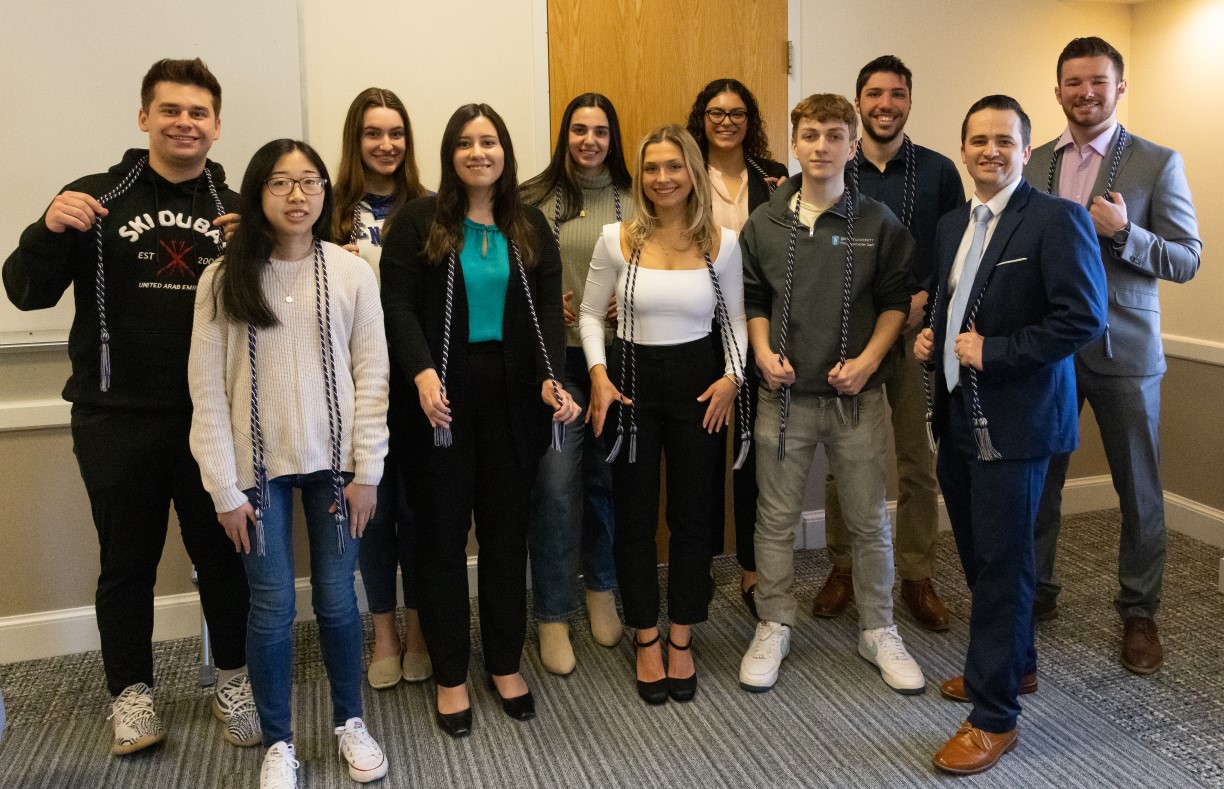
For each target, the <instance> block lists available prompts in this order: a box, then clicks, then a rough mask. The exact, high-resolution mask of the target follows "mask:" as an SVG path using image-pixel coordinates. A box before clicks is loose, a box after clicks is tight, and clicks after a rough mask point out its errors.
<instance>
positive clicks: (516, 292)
mask: <svg viewBox="0 0 1224 789" xmlns="http://www.w3.org/2000/svg"><path fill="white" fill-rule="evenodd" d="M436 203H437V198H436V197H433V196H429V197H421V198H418V199H416V200H413V201H412V202H410V203H408V204H407V205H405V206H404V207H403V208H401V209H400V211H399V212H398V213H397V214H396V216H395V221H394V222H393V223H392V226H391V230H390V232H388V233H387V235H386V236H385V237H384V238H383V247H382V258H381V262H380V263H379V268H380V269H381V272H382V303H383V312H384V314H385V317H386V327H387V349H388V351H389V352H390V356H391V363H392V376H393V377H396V378H398V380H395V381H393V382H392V398H391V412H392V414H391V419H390V421H391V424H392V425H395V426H398V427H399V428H400V429H401V430H402V431H403V432H404V433H406V435H405V436H404V437H403V440H402V441H398V442H396V443H397V445H398V446H399V447H400V452H401V459H402V460H403V461H404V462H406V463H409V464H411V465H414V466H417V467H418V468H419V467H420V464H422V463H429V464H431V465H432V466H433V469H434V470H440V469H439V467H441V468H446V467H449V465H450V464H449V463H448V462H447V461H448V458H449V456H451V455H453V454H454V451H453V450H449V449H442V448H437V447H435V446H434V445H433V429H432V428H430V426H429V420H428V419H426V417H425V414H424V412H423V411H422V410H421V407H420V401H419V398H418V395H417V390H416V385H415V384H414V383H413V379H414V378H415V377H416V375H417V374H418V373H420V372H421V371H422V370H426V369H428V368H430V367H433V368H434V369H436V370H439V371H441V368H442V365H441V359H442V332H443V318H444V314H445V309H446V263H445V261H443V262H442V263H440V264H435V263H430V261H428V260H427V259H426V258H425V242H426V240H427V239H428V237H429V225H430V223H431V222H432V221H433V216H434V210H435V205H436ZM523 210H524V212H525V213H526V215H527V218H528V220H529V221H530V223H531V225H532V226H533V227H534V229H535V233H536V240H537V245H538V248H539V253H538V258H539V260H538V262H537V265H535V266H531V265H530V262H528V261H525V262H527V263H528V268H527V282H528V284H529V287H530V288H531V297H532V299H533V300H534V301H535V307H536V311H537V313H538V315H539V319H540V330H541V331H542V332H543V334H544V342H545V345H546V346H547V348H548V358H549V361H551V362H552V364H553V371H554V372H555V373H556V374H557V375H560V374H561V373H560V367H562V366H564V364H565V319H564V316H563V314H562V311H561V255H560V252H559V251H558V250H557V244H556V241H555V240H554V239H553V236H552V233H551V231H550V230H549V227H548V223H547V222H546V221H545V219H544V215H543V214H541V213H540V211H539V210H538V209H536V208H534V207H532V206H524V207H523ZM510 266H511V268H510V281H509V283H508V285H507V287H506V307H505V317H504V319H503V323H502V352H503V357H504V361H505V380H504V381H502V382H500V383H501V385H502V386H504V387H505V397H506V405H507V408H508V409H509V412H510V425H511V430H512V432H513V439H514V444H515V449H516V451H517V452H518V455H519V460H520V462H521V463H523V464H524V465H530V464H533V463H535V462H537V461H538V460H539V458H540V455H541V454H543V452H544V449H545V448H546V447H547V446H548V441H549V428H550V422H551V418H552V417H551V414H552V412H551V410H550V409H549V408H548V406H547V405H545V404H544V402H543V401H542V400H541V399H540V386H541V384H542V383H543V381H544V380H545V379H547V377H548V372H547V369H546V367H545V364H544V357H543V356H542V355H541V354H540V349H539V342H538V340H537V337H536V331H535V327H534V325H533V324H532V322H531V315H530V313H529V312H528V308H527V300H526V298H524V295H523V285H522V280H521V279H520V278H519V274H518V271H517V270H516V267H515V265H514V262H513V259H512V260H511V264H510ZM453 310H454V316H453V318H452V320H451V340H450V356H449V363H448V368H447V375H446V396H447V398H448V399H449V400H450V402H451V406H452V408H453V407H454V406H455V405H456V403H462V402H463V400H464V398H465V396H466V395H467V392H465V391H464V385H465V382H466V380H467V365H468V352H467V351H468V301H467V290H466V288H465V286H464V279H463V266H462V265H459V266H456V269H455V294H454V302H453ZM489 383H490V385H492V384H493V383H494V382H489Z"/></svg>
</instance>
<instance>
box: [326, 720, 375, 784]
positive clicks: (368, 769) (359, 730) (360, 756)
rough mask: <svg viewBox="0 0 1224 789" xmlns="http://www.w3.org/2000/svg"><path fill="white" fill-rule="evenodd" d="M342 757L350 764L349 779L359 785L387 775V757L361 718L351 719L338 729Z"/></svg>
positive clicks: (337, 735) (337, 734)
mask: <svg viewBox="0 0 1224 789" xmlns="http://www.w3.org/2000/svg"><path fill="white" fill-rule="evenodd" d="M336 739H337V740H338V746H339V750H340V755H341V756H342V757H343V758H344V760H345V761H346V762H348V766H349V777H350V778H352V779H353V780H354V781H356V782H357V783H361V784H367V783H369V782H370V781H377V780H378V779H379V778H382V777H383V776H384V775H386V774H387V757H386V756H383V752H382V748H379V747H378V743H376V742H374V738H373V737H371V736H370V730H369V729H367V728H366V727H365V724H364V723H362V722H361V718H349V719H348V720H347V721H345V722H344V725H343V726H337V727H336Z"/></svg>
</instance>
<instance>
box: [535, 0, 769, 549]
mask: <svg viewBox="0 0 1224 789" xmlns="http://www.w3.org/2000/svg"><path fill="white" fill-rule="evenodd" d="M786 11H787V8H786V2H785V0H759V2H744V0H616V1H615V2H613V1H611V0H549V2H548V82H549V85H548V88H549V108H550V119H551V125H550V130H551V136H550V139H551V140H556V137H557V127H558V125H559V124H560V122H561V116H562V115H563V114H564V112H565V107H566V105H567V104H569V102H570V100H571V99H573V98H574V96H577V95H578V94H580V93H586V92H588V91H594V92H598V93H603V94H604V95H606V96H607V97H608V98H609V99H611V100H612V104H613V105H614V106H615V107H616V113H617V115H618V116H619V118H620V124H621V135H622V137H623V138H624V144H625V158H626V159H627V160H628V161H629V167H630V170H632V169H633V166H634V163H633V158H634V157H635V155H636V153H637V147H638V144H639V143H640V141H641V139H642V137H644V136H645V135H646V133H647V132H649V131H650V130H651V129H654V128H655V127H657V126H659V125H661V124H664V123H678V124H680V125H681V126H683V125H685V123H686V121H687V119H688V113H689V109H690V108H691V107H692V104H693V99H694V98H696V96H697V94H698V92H700V90H701V89H702V88H703V87H705V85H706V84H707V83H708V82H710V81H711V80H714V79H719V78H721V77H733V78H735V79H738V80H739V81H741V82H743V83H744V84H745V85H747V86H748V87H749V89H751V90H752V93H753V95H754V96H756V98H757V102H758V103H759V104H760V107H761V114H762V116H763V117H764V118H765V127H766V131H767V133H768V134H769V140H770V149H771V151H772V153H773V158H774V159H775V160H778V161H782V162H785V161H786V157H787V151H788V140H789V137H790V129H789V118H788V116H789V113H790V107H789V106H788V105H787V95H786V89H787V29H786ZM729 469H730V467H729V466H728V472H729ZM665 473H666V472H665ZM664 499H665V497H664ZM665 505H666V501H665V500H663V501H660V505H659V506H660V510H659V520H660V525H661V526H662V528H660V529H659V537H658V542H659V558H660V561H666V558H667V528H666V523H665V522H664V517H663V512H664V510H663V508H664V507H665ZM731 507H732V500H731V485H730V474H729V473H728V477H727V498H726V511H725V513H724V516H725V517H724V524H725V527H724V535H725V537H724V547H726V546H731V547H732V548H733V547H734V545H735V524H734V522H733V519H732V512H733V510H732V509H731Z"/></svg>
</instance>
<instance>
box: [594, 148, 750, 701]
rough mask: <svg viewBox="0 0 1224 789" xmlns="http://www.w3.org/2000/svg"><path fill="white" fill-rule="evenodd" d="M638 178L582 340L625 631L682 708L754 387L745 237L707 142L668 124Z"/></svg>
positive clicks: (598, 271)
mask: <svg viewBox="0 0 1224 789" xmlns="http://www.w3.org/2000/svg"><path fill="white" fill-rule="evenodd" d="M634 172H635V173H636V175H635V177H634V181H633V197H634V203H635V205H636V206H637V212H636V214H635V216H634V218H633V219H632V220H630V221H628V222H625V223H616V224H612V225H608V226H606V227H605V228H604V231H603V233H602V234H601V236H600V239H599V241H598V242H597V243H596V245H595V252H594V256H593V258H592V260H591V270H590V274H589V276H588V279H587V284H586V292H585V296H584V298H583V302H582V307H581V310H580V316H579V329H580V332H581V334H582V344H583V351H584V352H585V354H586V359H587V365H588V367H589V369H590V374H591V407H590V409H589V412H588V416H587V418H588V419H589V420H590V421H591V422H592V424H593V425H594V427H595V433H596V435H603V433H604V431H605V428H608V432H609V436H608V439H609V441H610V445H611V451H610V454H609V457H608V460H609V461H610V462H612V463H613V468H612V483H613V485H612V487H613V496H614V501H615V509H616V534H615V539H614V545H613V552H614V555H615V558H616V569H617V581H618V585H619V586H620V589H621V599H622V602H623V604H624V612H625V623H626V624H627V625H628V626H630V627H632V628H635V629H636V631H637V632H636V636H635V643H636V645H637V669H636V671H637V684H638V694H639V695H640V696H641V697H642V699H643V700H644V701H646V702H647V703H648V704H662V703H664V702H666V701H667V698H668V697H669V696H670V697H671V698H672V699H674V700H676V701H689V700H691V699H692V698H693V696H694V695H695V694H696V691H697V672H696V666H695V664H694V661H693V655H692V652H691V651H690V650H689V647H690V646H691V643H692V627H693V625H695V624H697V623H699V622H703V621H705V619H706V614H707V608H708V605H709V595H710V584H711V578H710V548H711V546H710V539H709V523H710V517H711V515H710V506H711V502H712V501H713V499H714V497H715V490H714V488H715V482H714V480H715V476H716V475H715V473H714V470H715V468H716V467H717V466H718V464H719V463H721V462H722V458H723V451H724V449H723V447H724V444H723V436H722V435H721V434H720V431H721V430H722V428H723V427H724V426H725V425H727V424H730V422H731V420H732V417H733V415H734V410H735V400H736V395H737V393H738V392H739V391H740V384H741V382H742V380H743V362H742V351H743V349H744V347H745V344H746V337H747V331H746V328H745V322H744V292H743V290H744V289H743V269H742V264H741V261H740V252H739V246H738V244H737V243H736V237H735V233H734V232H733V231H731V230H727V229H726V228H719V227H717V226H716V225H715V224H714V220H713V216H712V213H711V210H710V185H709V182H708V178H707V175H706V169H705V164H704V163H703V161H702V158H701V151H700V149H699V148H698V147H697V143H696V142H694V140H693V138H692V136H691V135H689V133H688V132H687V131H685V130H684V129H683V128H682V127H680V126H676V125H668V126H662V127H660V128H658V129H656V130H654V131H653V132H651V133H650V134H649V135H647V136H646V139H645V140H644V141H643V142H642V146H641V148H640V149H639V151H638V157H637V167H635V168H634ZM614 296H615V298H616V300H617V304H618V305H619V310H618V319H617V336H616V340H615V342H614V343H613V347H612V351H611V358H610V359H609V358H608V357H607V354H606V351H605V346H604V335H603V321H604V316H605V315H606V313H607V307H608V304H609V302H610V301H611V299H612V298H613V297H614ZM715 318H717V324H715V322H714V321H715ZM714 325H717V327H718V329H719V332H718V333H719V335H720V336H717V337H716V336H714V333H713V332H712V331H711V327H712V326H714ZM613 403H616V404H617V408H616V414H615V415H614V416H612V415H610V414H609V410H608V409H609V407H610V406H611V405H612V404H613ZM610 419H611V421H612V422H614V423H615V424H614V425H612V424H610V423H609V420H610ZM664 454H666V455H667V457H668V458H669V459H671V461H672V465H671V471H672V473H670V474H669V475H668V481H667V523H668V529H669V531H670V533H671V538H670V547H669V554H670V567H669V578H668V584H667V587H668V601H667V602H668V604H667V609H668V618H669V620H670V624H671V626H670V630H669V631H668V634H667V643H668V657H669V660H668V664H669V665H668V667H667V668H666V669H665V668H664V660H663V650H662V647H661V645H660V643H659V630H658V616H659V590H658V584H657V582H656V575H655V573H656V570H655V568H656V564H657V561H656V554H655V530H656V526H657V512H658V501H659V464H660V459H661V457H662V456H663V455H664Z"/></svg>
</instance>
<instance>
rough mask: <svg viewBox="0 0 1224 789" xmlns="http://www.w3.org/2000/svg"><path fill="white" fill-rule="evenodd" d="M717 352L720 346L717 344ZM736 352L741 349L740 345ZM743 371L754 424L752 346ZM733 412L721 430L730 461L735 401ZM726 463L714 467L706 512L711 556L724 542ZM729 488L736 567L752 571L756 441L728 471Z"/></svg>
mask: <svg viewBox="0 0 1224 789" xmlns="http://www.w3.org/2000/svg"><path fill="white" fill-rule="evenodd" d="M719 349H720V350H719V352H720V353H721V346H719ZM740 352H744V349H743V348H741V349H740ZM745 370H746V371H747V373H748V376H747V380H746V381H745V383H744V385H745V386H747V387H748V397H747V400H748V415H747V416H748V424H749V425H752V426H755V425H756V412H757V397H758V390H759V389H760V386H761V376H760V374H759V373H758V372H757V368H756V357H755V356H754V355H753V353H752V349H751V348H748V349H747V362H746V364H745ZM735 408H736V410H735V412H734V414H733V416H732V417H731V427H730V428H727V429H726V430H724V432H723V434H724V435H726V436H728V438H727V440H729V441H730V442H731V462H732V463H734V462H735V459H736V458H737V457H739V453H740V447H741V446H742V445H743V442H742V441H740V414H739V400H738V399H737V400H736V403H735ZM726 471H727V470H726V466H725V465H718V466H716V467H715V469H714V504H713V507H712V511H711V513H710V531H711V535H710V539H711V542H710V545H711V548H712V549H713V551H714V555H715V556H721V555H722V553H723V550H724V548H725V542H726V536H725V531H726V509H727V503H726ZM731 489H732V490H733V491H734V498H733V499H732V501H731V507H732V517H733V518H735V558H736V561H738V562H739V566H740V569H742V570H746V571H748V572H756V544H755V542H754V538H755V537H756V511H757V496H759V495H760V492H761V491H760V489H759V488H758V487H757V480H756V442H755V441H754V442H752V443H751V444H749V445H748V456H747V457H746V458H744V465H743V466H741V467H740V468H739V470H738V471H736V470H732V472H731Z"/></svg>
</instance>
